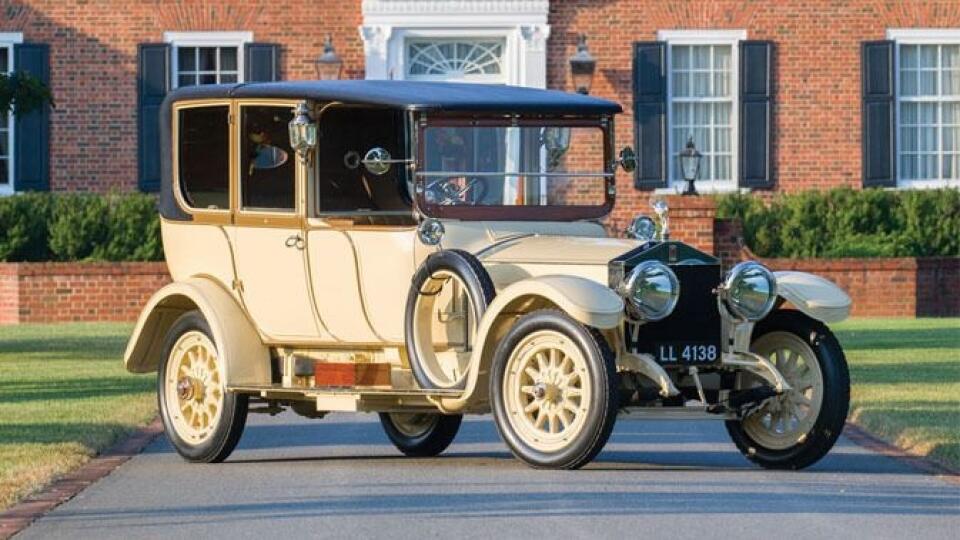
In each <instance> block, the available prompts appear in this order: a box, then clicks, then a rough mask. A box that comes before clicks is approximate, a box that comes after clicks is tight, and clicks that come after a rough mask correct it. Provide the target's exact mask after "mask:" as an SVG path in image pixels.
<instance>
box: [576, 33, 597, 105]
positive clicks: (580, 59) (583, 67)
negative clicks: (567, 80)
mask: <svg viewBox="0 0 960 540" xmlns="http://www.w3.org/2000/svg"><path fill="white" fill-rule="evenodd" d="M596 70H597V60H596V58H594V57H593V55H592V54H590V51H589V50H588V49H587V35H586V34H580V36H579V37H578V38H577V52H575V53H574V54H573V56H571V57H570V74H571V75H573V87H574V88H576V89H577V93H580V94H589V93H590V86H591V85H592V84H593V73H594V72H595V71H596Z"/></svg>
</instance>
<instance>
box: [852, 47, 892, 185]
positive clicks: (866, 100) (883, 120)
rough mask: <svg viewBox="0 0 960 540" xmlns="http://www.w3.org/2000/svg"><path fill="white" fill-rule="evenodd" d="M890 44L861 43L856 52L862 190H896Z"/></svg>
mask: <svg viewBox="0 0 960 540" xmlns="http://www.w3.org/2000/svg"><path fill="white" fill-rule="evenodd" d="M894 46H895V43H894V42H893V41H865V42H864V43H863V44H862V46H861V48H860V63H861V78H862V80H863V104H862V106H861V116H862V118H863V120H862V121H863V127H862V130H863V133H862V134H861V135H862V138H863V150H862V152H863V186H864V187H884V186H889V187H896V185H897V176H896V172H895V170H896V165H895V164H896V128H895V126H894V85H893V76H894V75H893V70H894V66H893V48H894Z"/></svg>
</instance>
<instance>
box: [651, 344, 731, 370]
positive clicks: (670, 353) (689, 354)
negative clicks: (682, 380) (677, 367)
mask: <svg viewBox="0 0 960 540" xmlns="http://www.w3.org/2000/svg"><path fill="white" fill-rule="evenodd" d="M653 353H654V358H656V360H657V363H660V364H684V365H698V364H712V363H714V362H716V361H717V360H719V359H720V348H719V347H717V344H716V343H683V342H670V343H655V344H654V345H653Z"/></svg>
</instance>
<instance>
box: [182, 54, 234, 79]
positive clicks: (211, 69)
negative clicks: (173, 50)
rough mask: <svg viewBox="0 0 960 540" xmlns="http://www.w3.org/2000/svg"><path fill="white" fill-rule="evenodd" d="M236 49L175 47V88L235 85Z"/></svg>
mask: <svg viewBox="0 0 960 540" xmlns="http://www.w3.org/2000/svg"><path fill="white" fill-rule="evenodd" d="M238 57H239V48H238V47H184V46H178V47H177V73H176V79H177V86H193V85H197V84H221V83H223V84H225V83H235V82H237V81H238V80H239V77H240V68H239V61H238Z"/></svg>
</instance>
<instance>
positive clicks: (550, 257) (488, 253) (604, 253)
mask: <svg viewBox="0 0 960 540" xmlns="http://www.w3.org/2000/svg"><path fill="white" fill-rule="evenodd" d="M639 245H640V243H639V242H638V241H636V240H628V239H623V238H598V237H585V236H549V235H539V234H518V235H513V236H505V237H501V238H499V239H497V241H495V242H492V243H491V244H489V245H487V246H486V247H484V248H483V249H481V250H479V251H477V252H476V255H477V257H478V258H479V259H480V260H481V261H483V262H484V263H507V264H550V265H558V264H560V265H567V264H578V265H583V264H587V265H603V266H604V267H606V265H607V263H609V262H610V260H611V259H613V258H615V257H617V256H619V255H622V254H624V253H626V252H627V251H630V250H631V249H634V248H636V247H637V246H639Z"/></svg>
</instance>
